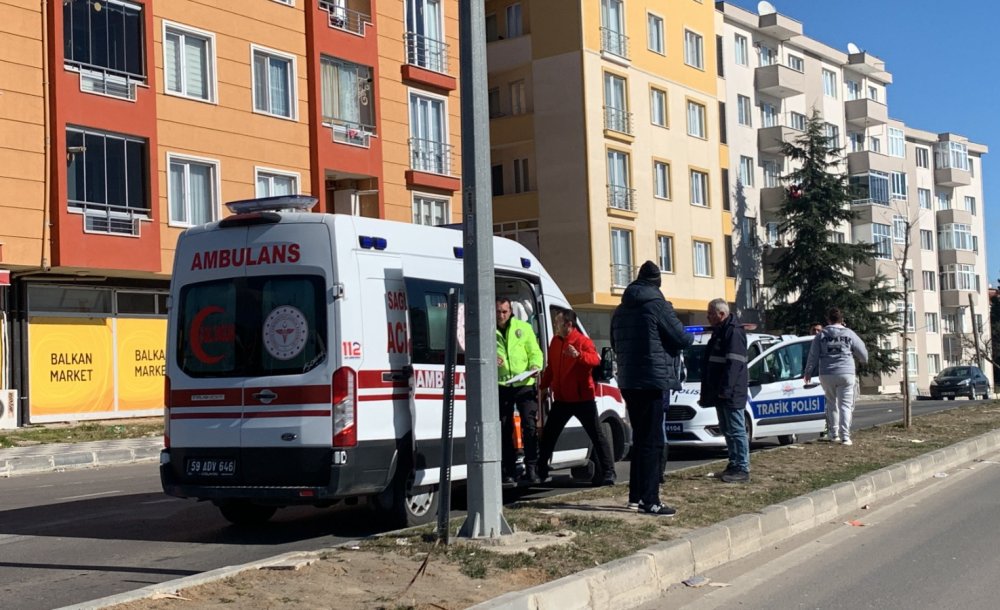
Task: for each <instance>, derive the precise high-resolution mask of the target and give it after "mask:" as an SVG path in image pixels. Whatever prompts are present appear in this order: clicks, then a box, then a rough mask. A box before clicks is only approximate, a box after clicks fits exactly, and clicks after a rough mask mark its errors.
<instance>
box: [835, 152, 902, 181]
mask: <svg viewBox="0 0 1000 610" xmlns="http://www.w3.org/2000/svg"><path fill="white" fill-rule="evenodd" d="M899 161H900V160H898V159H893V158H892V157H889V156H888V155H883V154H882V153H877V152H872V151H870V150H860V151H857V152H852V153H847V173H848V174H850V175H852V176H853V175H854V174H867V173H868V172H870V171H872V170H874V171H879V172H886V173H889V172H891V171H897V170H899V169H901V165H900V163H899Z"/></svg>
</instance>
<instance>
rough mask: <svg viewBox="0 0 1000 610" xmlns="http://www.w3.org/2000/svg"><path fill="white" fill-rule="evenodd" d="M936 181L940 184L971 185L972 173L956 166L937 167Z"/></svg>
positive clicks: (935, 172)
mask: <svg viewBox="0 0 1000 610" xmlns="http://www.w3.org/2000/svg"><path fill="white" fill-rule="evenodd" d="M934 182H935V183H937V185H938V186H969V185H970V184H972V174H971V173H970V172H968V171H967V170H964V169H958V168H955V167H937V168H935V169H934Z"/></svg>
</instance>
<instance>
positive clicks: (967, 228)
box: [938, 223, 974, 251]
mask: <svg viewBox="0 0 1000 610" xmlns="http://www.w3.org/2000/svg"><path fill="white" fill-rule="evenodd" d="M972 237H973V236H972V226H971V225H967V224H964V223H949V224H944V225H940V226H939V227H938V250H967V251H972V250H973V249H974V248H973V240H972Z"/></svg>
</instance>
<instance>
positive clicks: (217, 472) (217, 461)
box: [186, 458, 236, 477]
mask: <svg viewBox="0 0 1000 610" xmlns="http://www.w3.org/2000/svg"><path fill="white" fill-rule="evenodd" d="M186 466H187V468H186V470H187V474H188V476H189V477H191V476H193V477H231V476H233V475H234V474H236V460H235V459H234V458H188V460H187V464H186Z"/></svg>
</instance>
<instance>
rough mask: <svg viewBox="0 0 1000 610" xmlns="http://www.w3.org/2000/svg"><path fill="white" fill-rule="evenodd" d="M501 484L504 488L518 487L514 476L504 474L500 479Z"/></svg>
mask: <svg viewBox="0 0 1000 610" xmlns="http://www.w3.org/2000/svg"><path fill="white" fill-rule="evenodd" d="M500 486H501V487H503V488H504V489H510V488H512V487H517V481H515V480H514V477H512V476H504V477H503V478H502V479H501V480H500Z"/></svg>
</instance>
